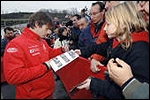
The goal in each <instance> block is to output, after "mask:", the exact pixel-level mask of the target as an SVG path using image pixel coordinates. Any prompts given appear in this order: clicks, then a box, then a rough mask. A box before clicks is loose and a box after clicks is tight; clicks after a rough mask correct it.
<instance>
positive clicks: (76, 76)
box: [56, 57, 106, 99]
mask: <svg viewBox="0 0 150 100" xmlns="http://www.w3.org/2000/svg"><path fill="white" fill-rule="evenodd" d="M105 70H106V67H104V66H101V71H100V72H99V73H93V72H92V71H91V70H90V61H89V60H87V59H85V58H82V57H78V58H77V59H75V60H74V61H72V62H71V63H69V64H68V65H66V66H65V67H63V68H61V69H60V70H58V71H56V73H57V75H58V76H59V77H60V79H61V81H62V82H63V84H64V86H65V88H66V90H67V93H68V94H69V95H70V90H72V89H73V88H74V87H75V86H77V85H78V84H80V83H81V82H83V81H84V80H85V79H87V78H88V77H89V76H92V77H96V78H99V79H101V80H104V79H105V77H104V71H105ZM74 90H75V88H74ZM70 98H71V99H92V94H91V93H90V91H89V90H85V89H82V90H75V91H74V93H72V94H71V95H70Z"/></svg>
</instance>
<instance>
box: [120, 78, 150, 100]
mask: <svg viewBox="0 0 150 100" xmlns="http://www.w3.org/2000/svg"><path fill="white" fill-rule="evenodd" d="M122 92H123V95H124V96H125V98H126V99H149V84H148V83H146V82H144V83H141V82H139V81H138V80H137V79H135V78H133V79H132V80H131V81H130V82H129V83H128V84H127V85H126V86H125V87H124V88H123V90H122Z"/></svg>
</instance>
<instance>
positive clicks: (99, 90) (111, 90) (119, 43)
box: [76, 2, 149, 99]
mask: <svg viewBox="0 0 150 100" xmlns="http://www.w3.org/2000/svg"><path fill="white" fill-rule="evenodd" d="M105 16H106V27H105V30H106V33H107V36H108V38H109V40H108V41H107V42H105V43H103V44H99V45H93V46H91V47H88V48H84V49H81V50H76V52H77V53H78V54H79V55H81V56H84V57H88V56H90V55H91V54H93V53H98V54H101V55H103V56H105V57H106V59H105V60H104V61H103V62H101V63H100V62H98V61H96V60H91V70H92V71H93V72H99V71H100V67H97V66H98V65H101V64H103V65H105V66H106V65H107V63H108V61H109V60H110V59H111V58H114V59H115V58H120V59H122V60H123V61H125V62H127V63H128V64H129V65H130V66H131V69H132V72H133V75H134V77H135V78H136V79H138V80H139V81H140V82H148V83H149V34H148V32H147V30H146V22H145V21H144V20H143V18H142V17H141V15H140V14H139V13H138V12H137V10H136V7H135V5H134V4H133V2H124V3H122V4H119V5H117V6H115V7H112V8H110V9H109V10H108V11H107V12H106V14H105ZM104 48H107V49H104ZM120 67H121V66H120ZM83 83H85V84H83V85H81V86H79V87H78V89H83V88H86V89H90V90H91V93H92V94H93V95H94V97H99V96H102V97H104V98H107V99H123V98H124V96H123V94H122V88H123V87H124V85H125V84H126V83H124V84H121V87H119V86H118V85H117V84H116V83H115V82H113V81H112V80H110V79H109V78H107V79H106V80H100V79H97V78H90V79H87V80H85V81H84V82H83Z"/></svg>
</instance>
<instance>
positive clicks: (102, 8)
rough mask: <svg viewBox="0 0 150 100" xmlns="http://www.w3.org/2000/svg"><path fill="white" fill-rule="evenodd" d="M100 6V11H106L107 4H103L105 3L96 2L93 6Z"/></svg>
mask: <svg viewBox="0 0 150 100" xmlns="http://www.w3.org/2000/svg"><path fill="white" fill-rule="evenodd" d="M97 4H98V5H99V8H100V9H99V11H102V10H104V9H105V4H104V3H103V2H99V1H98V2H95V3H92V6H95V5H97Z"/></svg>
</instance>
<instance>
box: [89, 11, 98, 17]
mask: <svg viewBox="0 0 150 100" xmlns="http://www.w3.org/2000/svg"><path fill="white" fill-rule="evenodd" d="M98 13H100V11H99V12H93V13H90V16H92V15H94V16H95V15H97V14H98Z"/></svg>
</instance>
